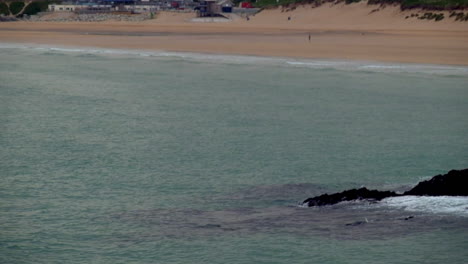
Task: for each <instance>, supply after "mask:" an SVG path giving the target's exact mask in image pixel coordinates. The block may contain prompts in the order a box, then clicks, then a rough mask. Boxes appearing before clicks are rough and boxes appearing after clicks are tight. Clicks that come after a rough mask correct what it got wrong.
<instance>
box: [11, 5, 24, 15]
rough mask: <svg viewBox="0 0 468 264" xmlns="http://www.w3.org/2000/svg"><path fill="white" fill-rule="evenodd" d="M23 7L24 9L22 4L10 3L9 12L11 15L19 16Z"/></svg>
mask: <svg viewBox="0 0 468 264" xmlns="http://www.w3.org/2000/svg"><path fill="white" fill-rule="evenodd" d="M23 7H24V2H11V3H10V12H11V13H12V14H13V15H17V14H19V12H21V10H23Z"/></svg>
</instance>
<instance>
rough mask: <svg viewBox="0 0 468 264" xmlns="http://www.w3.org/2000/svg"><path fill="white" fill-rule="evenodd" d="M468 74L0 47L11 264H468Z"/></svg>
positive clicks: (1, 231)
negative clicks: (435, 180) (456, 192)
mask: <svg viewBox="0 0 468 264" xmlns="http://www.w3.org/2000/svg"><path fill="white" fill-rule="evenodd" d="M467 167H468V67H461V66H441V65H416V64H383V63H374V62H351V61H325V60H300V59H290V58H264V57H252V56H222V55H209V54H191V53H167V52H149V51H135V50H106V49H93V48H87V49H86V48H64V47H47V46H40V45H16V44H5V43H4V44H1V45H0V263H5V264H14V263H39V264H41V263H44V264H45V263H47V264H48V263H138V264H140V263H161V264H166V263H168V264H169V263H174V264H175V263H178V264H179V263H194V264H197V263H324V264H325V263H333V264H335V263H350V264H354V263H355V264H362V263H405V264H409V263H418V264H419V263H437V264H439V263H450V264H457V263H460V264H462V263H467V261H468V250H467V249H468V198H466V197H436V198H434V197H419V198H418V197H400V198H390V199H385V200H383V201H381V202H378V203H375V202H371V201H361V202H347V203H341V204H337V205H334V206H325V207H321V208H305V207H303V206H301V201H303V200H305V199H306V198H309V197H311V196H315V195H320V194H323V193H331V192H337V191H342V190H344V189H349V188H356V187H361V186H366V187H368V188H378V189H382V190H394V191H404V190H407V189H409V188H411V186H413V185H414V184H416V183H417V182H418V181H421V180H425V179H429V178H430V177H432V176H434V175H437V174H443V173H446V172H448V171H449V170H451V169H463V168H467Z"/></svg>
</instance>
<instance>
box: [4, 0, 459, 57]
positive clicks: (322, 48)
mask: <svg viewBox="0 0 468 264" xmlns="http://www.w3.org/2000/svg"><path fill="white" fill-rule="evenodd" d="M377 8H378V6H368V5H367V4H364V3H358V4H351V5H344V4H337V5H331V4H325V5H322V6H321V7H318V8H312V7H310V6H301V7H298V8H296V9H295V10H293V11H284V10H281V9H273V10H264V11H262V12H260V13H258V14H256V15H255V16H252V17H250V19H249V20H246V19H243V18H240V17H238V18H235V19H233V20H232V21H230V22H219V23H207V22H205V23H201V22H192V21H191V19H192V18H194V17H195V14H194V13H160V14H158V15H157V17H156V19H153V20H147V21H143V22H119V21H106V22H24V21H22V22H7V23H0V42H3V43H34V44H48V45H60V46H86V47H99V48H116V49H141V50H163V51H180V52H201V53H216V54H242V55H258V56H281V57H295V58H317V59H340V60H370V61H382V62H405V63H430V64H447V65H468V23H467V22H458V21H454V20H453V19H449V18H448V12H447V14H446V19H444V20H443V21H439V22H435V21H427V20H418V19H415V18H410V19H405V17H406V16H409V15H410V14H412V13H415V12H416V11H414V10H413V11H404V12H401V11H400V10H399V8H398V7H392V6H388V7H386V8H379V10H377V11H376V9H377ZM420 12H423V11H420ZM288 18H289V19H288ZM309 36H310V38H309Z"/></svg>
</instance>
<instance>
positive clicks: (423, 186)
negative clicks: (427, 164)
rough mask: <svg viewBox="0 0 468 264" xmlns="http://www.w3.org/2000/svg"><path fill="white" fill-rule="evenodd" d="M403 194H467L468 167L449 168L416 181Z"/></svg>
mask: <svg viewBox="0 0 468 264" xmlns="http://www.w3.org/2000/svg"><path fill="white" fill-rule="evenodd" d="M404 195H419V196H421V195H425V196H442V195H447V196H468V169H464V170H451V171H449V173H447V174H444V175H437V176H434V177H432V179H430V180H427V181H422V182H420V183H418V184H417V185H416V186H415V187H414V188H413V189H411V190H409V191H407V192H405V193H404Z"/></svg>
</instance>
